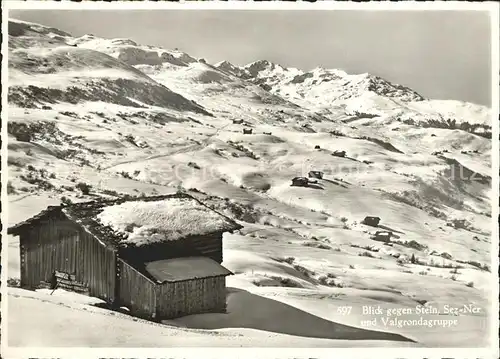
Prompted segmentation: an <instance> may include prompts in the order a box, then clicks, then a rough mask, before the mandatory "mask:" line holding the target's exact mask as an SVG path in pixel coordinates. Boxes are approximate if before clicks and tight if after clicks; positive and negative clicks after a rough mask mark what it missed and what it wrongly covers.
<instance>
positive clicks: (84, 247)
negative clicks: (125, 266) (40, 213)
mask: <svg viewBox="0 0 500 359" xmlns="http://www.w3.org/2000/svg"><path fill="white" fill-rule="evenodd" d="M20 251H21V286H23V287H29V288H35V287H37V286H38V285H39V284H40V282H50V281H51V279H52V275H53V273H54V272H55V271H61V272H65V273H70V274H75V275H76V278H77V281H78V282H81V283H83V284H84V285H86V286H88V287H89V291H90V295H92V296H95V297H98V298H101V299H104V300H106V301H109V302H112V301H113V300H114V299H115V295H114V294H115V291H114V289H115V279H116V260H115V257H116V256H115V253H114V251H113V250H111V249H108V248H106V247H105V246H104V245H102V244H100V243H99V242H98V241H97V240H96V239H95V238H94V237H93V236H91V235H90V234H88V233H86V232H85V231H83V229H81V228H80V227H78V226H76V225H75V224H74V223H72V222H71V221H68V220H64V219H57V218H48V219H46V220H44V221H43V222H40V224H39V225H38V226H34V227H32V228H30V229H28V230H27V231H25V232H23V233H22V234H21V235H20Z"/></svg>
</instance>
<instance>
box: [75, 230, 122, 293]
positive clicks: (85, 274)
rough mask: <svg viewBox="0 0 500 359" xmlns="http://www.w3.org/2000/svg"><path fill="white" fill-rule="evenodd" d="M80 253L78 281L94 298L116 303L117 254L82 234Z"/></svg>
mask: <svg viewBox="0 0 500 359" xmlns="http://www.w3.org/2000/svg"><path fill="white" fill-rule="evenodd" d="M80 253H81V255H80V256H79V258H78V261H77V263H76V280H77V281H78V282H82V283H85V284H86V285H87V286H88V287H89V293H90V295H91V296H93V297H97V298H101V299H103V300H105V301H107V302H110V303H112V302H114V301H115V300H116V298H115V286H116V254H115V252H114V251H113V250H111V249H109V248H106V247H105V246H104V245H103V244H101V243H99V241H98V240H97V239H95V238H94V237H93V236H92V235H91V234H89V233H87V232H84V231H82V232H80Z"/></svg>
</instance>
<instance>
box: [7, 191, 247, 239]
mask: <svg viewBox="0 0 500 359" xmlns="http://www.w3.org/2000/svg"><path fill="white" fill-rule="evenodd" d="M61 215H62V216H63V217H67V218H68V219H70V220H71V221H73V222H75V223H77V224H79V225H80V226H81V227H83V228H84V229H85V230H86V231H87V232H88V233H90V234H91V235H93V236H94V237H95V238H97V239H98V240H99V241H101V242H102V243H103V244H105V245H110V246H113V247H125V246H130V245H132V246H143V245H147V244H152V243H160V242H166V241H176V240H180V239H183V238H186V237H190V236H198V235H199V236H202V235H206V234H210V233H217V232H230V231H233V230H236V229H239V228H241V226H240V225H239V224H237V223H236V222H234V221H233V220H231V219H230V218H228V217H226V216H224V215H222V214H220V213H218V212H216V211H214V210H213V209H211V208H209V207H208V206H206V205H205V204H203V203H202V202H200V201H199V200H197V199H196V198H194V197H192V196H190V195H188V194H185V193H176V194H170V195H163V196H153V197H141V198H122V199H118V200H111V201H109V200H100V201H94V202H85V203H75V204H71V205H68V206H54V207H49V208H48V209H47V210H45V211H43V212H41V213H40V214H38V215H36V216H34V217H32V218H30V219H28V220H26V221H24V222H21V223H19V224H17V225H15V226H13V227H11V228H9V230H8V232H9V233H10V234H18V233H20V232H21V231H22V230H23V229H24V228H26V227H29V226H33V225H36V222H38V221H42V220H44V219H46V218H48V217H52V218H54V217H56V216H57V217H60V216H61Z"/></svg>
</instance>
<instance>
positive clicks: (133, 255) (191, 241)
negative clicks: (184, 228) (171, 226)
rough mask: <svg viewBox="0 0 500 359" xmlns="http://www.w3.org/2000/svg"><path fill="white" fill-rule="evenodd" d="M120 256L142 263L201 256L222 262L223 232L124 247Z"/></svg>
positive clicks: (132, 261)
mask: <svg viewBox="0 0 500 359" xmlns="http://www.w3.org/2000/svg"><path fill="white" fill-rule="evenodd" d="M119 253H120V257H122V258H124V259H126V260H127V262H129V263H136V264H137V265H141V264H143V263H147V262H153V261H157V260H162V259H171V258H180V257H190V256H201V257H208V258H211V259H213V260H214V261H216V262H217V263H219V264H220V263H222V234H212V235H210V236H198V237H191V238H186V239H182V240H178V241H170V242H163V243H154V244H151V245H147V246H141V247H130V248H122V249H121V250H120V252H119Z"/></svg>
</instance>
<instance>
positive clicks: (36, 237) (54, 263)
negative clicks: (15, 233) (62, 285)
mask: <svg viewBox="0 0 500 359" xmlns="http://www.w3.org/2000/svg"><path fill="white" fill-rule="evenodd" d="M77 240H78V233H77V232H74V231H73V232H71V231H67V229H66V228H65V229H63V230H60V229H59V228H58V220H56V219H47V220H46V221H43V222H41V223H40V225H38V226H36V227H35V226H34V227H31V228H29V229H28V230H27V231H25V232H23V233H22V234H21V235H20V247H21V251H22V252H23V253H22V255H21V259H22V260H21V285H22V286H25V287H30V288H33V287H36V286H37V285H38V284H39V283H40V282H41V281H46V282H49V281H50V280H51V278H52V274H53V273H54V271H55V270H60V271H63V272H71V271H72V270H74V268H75V267H74V264H75V262H76V246H77V242H78V241H77Z"/></svg>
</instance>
